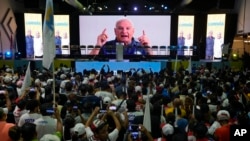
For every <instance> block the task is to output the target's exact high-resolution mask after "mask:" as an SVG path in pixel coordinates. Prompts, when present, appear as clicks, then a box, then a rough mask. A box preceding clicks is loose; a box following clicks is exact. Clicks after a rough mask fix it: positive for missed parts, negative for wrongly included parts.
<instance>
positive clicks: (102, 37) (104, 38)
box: [96, 28, 108, 47]
mask: <svg viewBox="0 0 250 141" xmlns="http://www.w3.org/2000/svg"><path fill="white" fill-rule="evenodd" d="M107 39H108V35H107V34H106V28H105V29H104V30H103V31H102V33H101V34H100V35H99V36H98V37H97V43H96V45H97V46H101V47H102V46H103V45H104V44H105V43H106V42H107Z"/></svg>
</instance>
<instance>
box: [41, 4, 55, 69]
mask: <svg viewBox="0 0 250 141" xmlns="http://www.w3.org/2000/svg"><path fill="white" fill-rule="evenodd" d="M55 49H56V45H55V29H54V10H53V0H47V1H46V9H45V15H44V22H43V67H44V68H46V69H48V70H49V68H50V66H51V64H52V62H53V61H54V58H55Z"/></svg>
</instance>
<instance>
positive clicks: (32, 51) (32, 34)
mask: <svg viewBox="0 0 250 141" xmlns="http://www.w3.org/2000/svg"><path fill="white" fill-rule="evenodd" d="M24 22H25V23H24V26H25V41H26V57H27V58H34V57H42V55H43V45H42V37H43V35H42V14H39V13H24Z"/></svg>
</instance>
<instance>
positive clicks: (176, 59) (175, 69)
mask: <svg viewBox="0 0 250 141" xmlns="http://www.w3.org/2000/svg"><path fill="white" fill-rule="evenodd" d="M177 61H178V55H177V54H176V56H175V63H174V73H175V74H176V72H177Z"/></svg>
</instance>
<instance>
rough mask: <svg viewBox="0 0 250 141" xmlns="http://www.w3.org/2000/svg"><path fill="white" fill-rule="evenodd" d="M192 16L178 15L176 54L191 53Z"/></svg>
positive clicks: (188, 54)
mask: <svg viewBox="0 0 250 141" xmlns="http://www.w3.org/2000/svg"><path fill="white" fill-rule="evenodd" d="M193 33H194V16H190V15H180V16H178V34H177V48H176V49H177V55H179V56H192V55H193V36H194V34H193Z"/></svg>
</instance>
